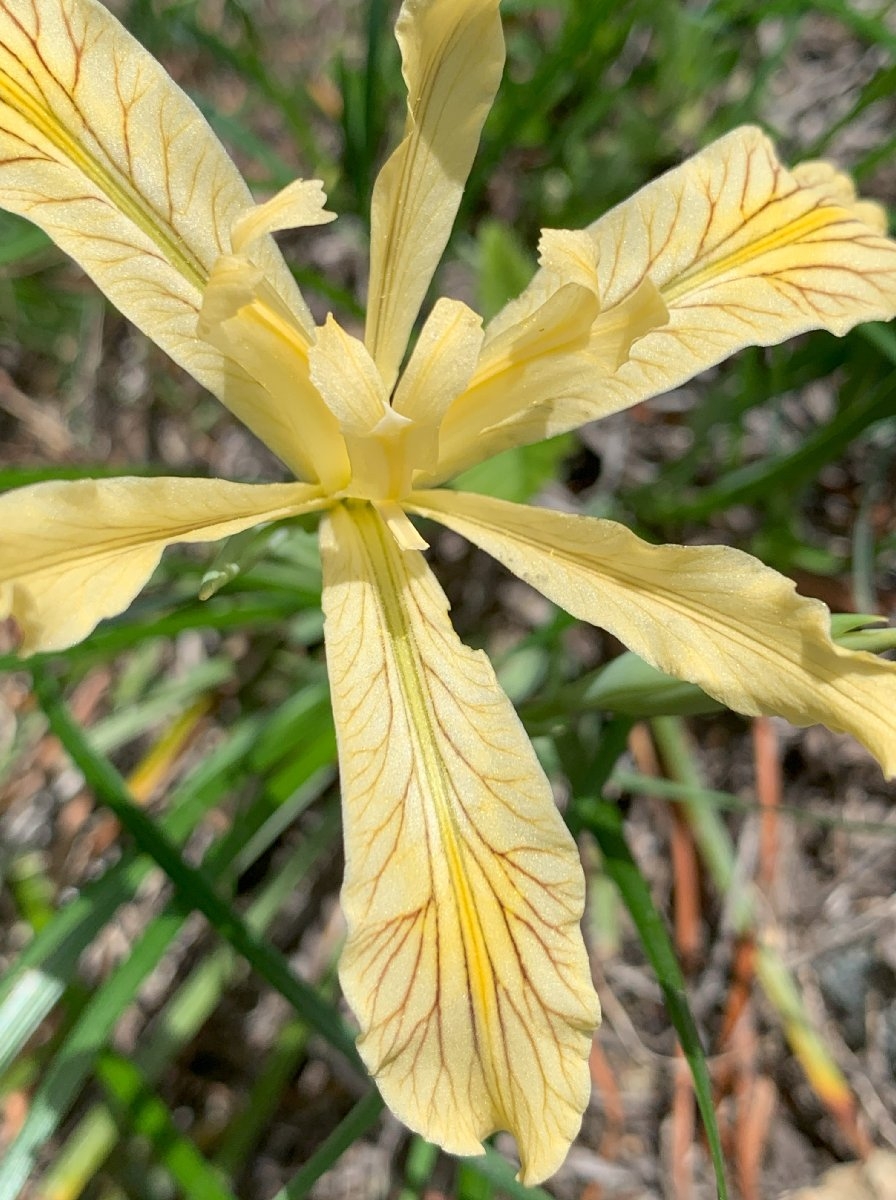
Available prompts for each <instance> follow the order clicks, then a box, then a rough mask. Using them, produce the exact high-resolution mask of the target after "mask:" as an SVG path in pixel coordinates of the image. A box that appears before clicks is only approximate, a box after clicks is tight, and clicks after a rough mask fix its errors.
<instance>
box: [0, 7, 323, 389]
mask: <svg viewBox="0 0 896 1200" xmlns="http://www.w3.org/2000/svg"><path fill="white" fill-rule="evenodd" d="M0 206H2V207H4V208H7V209H9V210H10V211H12V212H16V213H19V214H21V215H22V216H25V217H28V218H29V220H31V221H34V222H35V224H37V225H39V226H40V227H41V228H42V229H44V230H45V231H46V232H47V233H48V234H49V236H50V237H51V238H53V240H54V241H55V242H56V243H57V244H58V245H59V246H60V247H61V248H62V249H63V250H65V251H66V253H68V254H70V255H71V256H72V258H74V259H75V260H76V261H77V262H78V263H80V265H81V266H82V267H83V268H84V270H85V271H87V273H88V274H89V275H90V276H91V277H92V278H93V279H94V280H95V281H96V283H97V284H98V285H99V286H100V287H101V288H102V289H103V291H104V292H105V293H106V295H107V296H108V297H109V298H110V300H112V301H113V303H114V304H116V305H117V307H118V308H119V309H121V311H122V312H123V313H124V314H125V315H126V316H127V317H128V318H130V320H132V321H133V322H134V323H135V324H136V325H138V326H139V327H140V328H141V329H142V330H143V331H144V332H145V333H147V334H148V335H149V336H150V337H152V338H153V339H154V340H155V341H156V342H157V343H158V344H159V345H160V346H161V347H162V348H163V349H164V350H165V351H166V352H167V353H168V354H170V355H171V357H172V358H173V359H175V361H176V362H178V363H180V365H181V366H183V367H185V368H186V369H187V370H188V371H190V372H191V374H192V375H194V376H195V377H196V379H198V380H199V381H200V382H201V383H202V384H203V385H204V386H206V387H207V388H209V390H210V391H212V392H214V393H215V394H216V395H218V396H222V397H223V395H224V393H225V392H227V391H228V390H230V389H232V387H233V381H234V378H235V377H236V378H239V376H240V372H239V370H238V368H237V367H235V366H234V365H233V364H231V363H229V362H228V361H226V360H225V359H224V358H222V356H221V355H220V354H219V353H218V352H217V351H216V350H214V349H213V348H212V347H211V346H209V345H208V344H207V343H204V342H202V341H200V340H199V339H198V338H197V337H196V318H197V315H198V312H199V305H200V301H201V294H202V289H203V287H204V286H205V283H206V280H207V278H208V275H209V272H210V271H211V269H212V266H213V265H214V263H215V261H216V259H217V258H218V256H219V255H220V254H222V253H227V252H228V251H229V250H230V231H231V227H232V225H233V223H234V221H235V220H236V219H237V218H238V217H239V216H240V215H241V214H242V213H245V212H246V211H247V210H249V209H251V208H252V197H251V195H250V194H249V191H248V189H247V187H246V185H245V183H244V182H243V181H242V179H241V178H240V175H239V173H238V172H237V170H236V168H235V167H234V166H233V164H232V163H231V161H230V159H229V158H228V157H227V154H226V153H225V151H224V149H223V147H222V146H221V145H220V143H219V142H218V140H217V138H216V137H215V136H214V134H213V133H212V131H211V129H210V128H209V126H208V123H207V122H206V121H205V119H204V117H203V116H202V114H201V113H200V112H199V110H198V109H197V108H196V106H195V105H194V104H193V102H192V101H191V100H189V99H188V97H187V96H185V95H184V93H183V92H182V91H181V90H180V89H179V88H178V87H177V86H176V85H175V84H174V83H173V81H172V80H171V79H170V78H169V76H168V75H167V74H166V73H165V71H164V70H163V69H162V67H161V66H160V65H159V64H158V63H157V62H156V61H155V59H154V58H153V57H152V55H150V54H148V53H147V52H146V51H145V50H144V49H143V48H142V47H141V46H140V45H139V44H138V43H137V42H136V41H135V40H134V39H133V38H132V37H131V36H130V34H128V33H127V32H126V31H125V30H124V29H123V28H122V27H121V25H120V24H119V23H118V21H116V20H115V18H114V17H113V16H112V15H111V14H110V13H109V12H108V11H107V9H106V8H105V7H104V6H103V5H101V4H99V3H96V2H95V0H0ZM252 258H253V261H255V262H256V263H257V265H258V266H260V267H261V268H262V269H263V270H264V273H265V275H266V277H267V279H268V281H269V284H270V286H271V287H273V288H275V289H276V291H277V292H278V293H279V295H280V296H281V297H283V299H284V301H285V302H286V303H287V304H289V305H291V306H294V307H295V308H296V309H297V310H300V309H303V304H302V301H301V298H300V296H299V292H298V289H297V287H296V285H295V282H294V281H293V278H292V276H291V274H290V272H289V270H288V269H287V267H286V265H285V263H284V262H283V259H282V257H281V256H280V253H279V251H278V250H277V248H276V246H275V245H274V243H273V242H272V241H271V240H270V239H269V238H266V239H263V240H262V241H260V242H258V243H257V244H256V245H255V246H254V247H253V250H252ZM244 382H245V381H244ZM254 402H255V403H257V404H264V403H270V401H269V400H266V398H265V396H264V394H263V393H261V392H258V390H257V389H256V394H255V396H254Z"/></svg>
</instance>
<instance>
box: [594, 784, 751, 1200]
mask: <svg viewBox="0 0 896 1200" xmlns="http://www.w3.org/2000/svg"><path fill="white" fill-rule="evenodd" d="M574 806H575V812H576V815H577V817H578V818H579V820H580V821H581V823H582V825H583V827H584V828H585V829H587V830H589V832H590V833H592V834H593V836H594V838H595V839H596V841H597V844H598V845H599V846H600V849H601V853H602V854H603V856H604V867H605V869H606V871H607V874H608V875H609V876H610V877H611V878H612V879H613V881H614V883H615V884H616V886H617V887H618V888H619V891H620V894H621V895H622V898H623V900H624V901H625V904H626V907H627V908H628V910H629V912H630V913H631V916H632V920H633V921H634V922H635V927H636V928H637V930H638V935H639V937H640V939H641V943H642V945H643V946H644V951H645V953H646V954H647V957H648V958H649V960H650V963H651V966H652V967H653V969H654V971H655V972H656V977H657V980H658V981H659V985H660V988H661V989H662V992H663V998H664V1000H665V1002H666V1009H667V1011H668V1013H669V1018H670V1020H671V1021H672V1024H673V1025H674V1027H675V1032H676V1033H677V1034H678V1040H679V1041H680V1043H681V1048H682V1050H683V1051H684V1055H685V1058H686V1059H687V1061H688V1064H689V1065H690V1068H691V1074H692V1075H693V1079H694V1093H695V1095H696V1098H697V1106H698V1107H699V1109H700V1115H701V1116H702V1118H703V1126H704V1128H705V1130H706V1137H707V1141H708V1142H709V1150H710V1154H711V1156H712V1162H713V1167H714V1169H715V1175H716V1186H717V1188H718V1194H719V1200H726V1198H727V1195H728V1191H727V1186H726V1183H725V1165H724V1159H723V1156H722V1144H721V1141H720V1138H719V1129H718V1125H717V1123H716V1114H715V1110H714V1108H713V1103H712V1085H711V1083H710V1078H709V1070H708V1068H707V1065H706V1055H705V1053H704V1050H703V1047H702V1045H701V1044H700V1035H699V1033H698V1032H697V1026H696V1024H695V1022H694V1018H693V1015H692V1013H691V1008H690V1005H689V1004H688V999H687V994H686V991H685V982H684V977H683V976H682V973H681V968H680V967H679V965H678V960H677V959H676V957H675V950H674V947H673V945H672V941H671V939H670V937H669V933H668V930H667V929H666V926H665V923H664V921H663V919H662V917H661V916H660V914H659V912H658V911H657V909H656V906H655V905H654V903H653V899H652V897H651V895H650V889H649V888H648V886H647V881H646V880H645V878H644V876H643V874H642V873H641V870H640V868H639V867H638V864H637V863H636V862H635V860H634V857H633V856H632V853H631V850H630V849H629V846H628V842H627V841H626V837H625V831H624V828H623V823H622V816H621V814H620V812H619V809H618V808H617V807H616V806H615V805H614V804H608V803H607V802H606V801H605V800H598V799H595V798H594V797H582V798H577V799H576V800H575V801H574Z"/></svg>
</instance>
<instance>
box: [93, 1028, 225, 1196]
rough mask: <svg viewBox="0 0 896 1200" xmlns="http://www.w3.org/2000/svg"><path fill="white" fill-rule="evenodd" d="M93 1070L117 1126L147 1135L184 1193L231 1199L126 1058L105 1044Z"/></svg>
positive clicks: (144, 1136) (146, 1137)
mask: <svg viewBox="0 0 896 1200" xmlns="http://www.w3.org/2000/svg"><path fill="white" fill-rule="evenodd" d="M96 1074H97V1078H98V1079H99V1081H100V1083H101V1084H102V1085H103V1087H104V1088H105V1090H106V1095H107V1096H108V1098H109V1100H110V1102H111V1107H112V1110H113V1112H114V1113H115V1114H116V1117H117V1118H118V1121H119V1124H120V1126H121V1128H122V1129H123V1130H126V1131H130V1130H133V1132H134V1133H136V1134H138V1135H139V1136H141V1137H143V1138H145V1139H146V1141H147V1142H148V1143H149V1145H150V1147H151V1150H152V1152H153V1157H154V1158H155V1160H156V1161H157V1162H158V1163H160V1164H161V1165H162V1166H163V1167H165V1169H166V1170H167V1171H168V1173H169V1175H170V1176H171V1179H172V1180H173V1181H174V1182H175V1183H176V1184H178V1185H179V1186H180V1188H181V1190H182V1191H183V1194H184V1195H185V1196H195V1197H202V1200H236V1198H235V1196H234V1193H233V1192H232V1191H231V1190H230V1188H229V1187H227V1185H226V1183H225V1182H224V1179H223V1178H222V1176H221V1175H220V1174H219V1172H218V1171H216V1170H215V1168H214V1167H213V1166H211V1164H210V1163H209V1162H208V1161H207V1160H206V1159H205V1158H203V1156H202V1155H201V1154H200V1153H199V1151H198V1150H197V1149H196V1147H195V1145H194V1144H193V1143H192V1142H191V1141H190V1140H189V1138H186V1137H184V1135H183V1134H182V1133H181V1132H180V1130H179V1129H178V1128H177V1125H176V1124H175V1123H174V1120H173V1119H172V1116H171V1112H170V1110H169V1109H168V1106H167V1105H166V1104H164V1103H163V1101H162V1100H160V1099H159V1097H158V1096H156V1095H155V1094H154V1093H153V1091H152V1089H151V1088H150V1087H149V1084H148V1083H147V1081H146V1079H145V1078H144V1076H143V1074H142V1073H141V1071H140V1069H139V1068H138V1067H136V1066H135V1065H134V1063H133V1062H132V1061H131V1060H130V1059H126V1058H122V1056H121V1055H120V1054H115V1053H113V1052H112V1051H110V1050H106V1051H104V1052H103V1053H102V1054H101V1055H100V1056H99V1059H98V1060H97V1063H96Z"/></svg>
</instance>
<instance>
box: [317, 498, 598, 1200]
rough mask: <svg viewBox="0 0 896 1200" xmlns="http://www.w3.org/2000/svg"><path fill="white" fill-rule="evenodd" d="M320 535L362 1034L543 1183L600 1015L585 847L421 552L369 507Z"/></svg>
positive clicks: (399, 1107) (441, 1116) (467, 1145)
mask: <svg viewBox="0 0 896 1200" xmlns="http://www.w3.org/2000/svg"><path fill="white" fill-rule="evenodd" d="M321 547H322V553H323V563H324V611H325V614H326V626H325V636H326V646H327V664H328V670H329V674H330V683H331V689H332V697H333V711H334V715H335V720H336V731H337V738H338V743H339V762H340V771H341V784H342V803H343V814H344V827H345V845H346V874H345V882H344V885H343V891H342V903H343V909H344V911H345V915H346V920H347V922H348V941H347V944H346V947H345V950H344V952H343V957H342V962H341V966H340V977H341V980H342V984H343V988H344V991H345V995H346V998H347V1000H348V1002H349V1004H350V1005H351V1007H352V1009H353V1011H354V1012H355V1015H356V1016H357V1018H358V1021H359V1023H360V1026H361V1038H360V1041H359V1043H358V1046H359V1050H360V1051H361V1054H362V1057H363V1058H364V1061H365V1062H366V1063H367V1065H368V1067H369V1068H370V1070H371V1072H372V1074H373V1075H374V1077H375V1078H376V1081H377V1083H378V1085H379V1087H380V1090H381V1091H382V1094H383V1096H384V1098H385V1100H386V1102H387V1104H388V1105H389V1107H390V1108H391V1109H392V1110H393V1111H394V1112H395V1113H396V1114H397V1116H398V1117H399V1118H400V1119H401V1120H402V1121H404V1122H405V1124H407V1125H409V1126H410V1127H411V1128H412V1129H415V1130H417V1131H418V1132H420V1133H421V1134H422V1135H423V1136H424V1137H426V1138H428V1139H429V1140H430V1141H435V1142H437V1143H439V1144H440V1145H442V1146H444V1147H445V1148H446V1149H448V1150H450V1151H452V1152H454V1153H457V1154H479V1153H482V1144H481V1143H482V1139H483V1138H484V1137H485V1136H487V1135H488V1134H489V1133H491V1132H492V1131H493V1130H495V1129H509V1130H511V1131H512V1132H513V1133H514V1135H515V1136H516V1139H517V1142H518V1145H519V1149H520V1156H521V1159H522V1163H523V1165H522V1172H521V1176H522V1178H523V1180H524V1181H525V1182H526V1183H533V1182H536V1181H537V1180H539V1179H543V1178H544V1177H546V1176H547V1175H549V1174H551V1172H553V1171H554V1170H556V1168H557V1167H558V1166H559V1164H560V1162H561V1161H562V1159H563V1157H564V1155H565V1153H566V1151H567V1148H568V1146H569V1143H570V1141H571V1140H572V1138H573V1137H575V1135H576V1133H577V1131H578V1128H579V1124H580V1121H581V1114H582V1110H583V1109H584V1106H585V1104H586V1103H587V1100H588V1095H589V1090H590V1089H589V1079H588V1067H587V1058H588V1052H589V1048H590V1044H591V1033H592V1030H593V1028H594V1026H595V1024H596V1022H597V1019H598V1013H599V1010H598V1005H597V998H596V996H595V994H594V990H593V987H592V985H591V978H590V972H589V967H588V960H587V956H586V954H585V949H584V946H583V943H582V937H581V932H580V930H579V920H580V918H581V915H582V906H583V902H584V880H583V877H582V869H581V866H580V864H579V859H578V854H577V852H576V847H575V844H574V842H573V840H572V838H571V837H570V835H569V833H568V831H567V829H566V827H565V825H564V824H563V821H562V819H561V817H560V815H559V813H558V811H557V809H556V807H555V805H554V800H553V796H552V794H551V789H550V786H549V784H548V781H547V779H546V778H545V776H544V773H543V771H542V769H541V767H540V766H539V763H538V760H537V759H536V757H535V755H534V752H533V750H532V747H531V745H530V743H529V741H528V739H527V737H526V735H525V732H524V731H523V728H522V726H521V725H520V722H519V719H518V718H517V716H516V713H515V712H514V710H513V708H512V706H511V704H510V702H509V701H508V700H507V698H506V697H505V696H504V694H503V693H502V692H501V690H500V688H499V686H498V684H497V681H496V679H495V676H494V672H493V671H492V668H491V666H490V664H489V662H488V660H487V659H486V657H485V655H484V654H482V652H474V651H472V650H469V649H468V648H467V647H466V646H464V645H463V644H462V643H461V642H460V640H459V639H458V638H457V635H456V634H455V632H454V630H453V628H452V626H451V623H450V621H449V619H448V615H447V609H448V602H447V600H446V599H445V596H444V594H443V593H442V592H441V590H440V588H439V586H438V584H437V583H436V581H435V578H434V577H433V575H432V574H431V572H430V570H429V568H428V566H427V565H426V562H425V560H424V559H423V557H422V555H420V554H419V553H418V552H416V551H413V550H411V551H402V550H400V549H399V548H398V546H397V545H396V543H395V541H394V540H393V538H392V535H391V534H390V533H389V532H388V531H387V529H386V527H385V526H384V524H383V522H382V521H381V519H380V517H379V516H378V515H377V514H376V512H375V511H374V509H373V508H371V507H370V506H367V505H360V504H353V505H351V506H337V507H336V508H335V509H333V510H332V511H331V512H330V513H328V514H327V516H326V517H325V518H324V522H323V524H322V527H321Z"/></svg>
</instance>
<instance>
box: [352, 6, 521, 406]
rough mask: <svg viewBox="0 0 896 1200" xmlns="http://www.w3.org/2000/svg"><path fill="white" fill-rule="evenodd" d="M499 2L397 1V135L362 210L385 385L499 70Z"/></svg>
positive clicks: (369, 339) (371, 343)
mask: <svg viewBox="0 0 896 1200" xmlns="http://www.w3.org/2000/svg"><path fill="white" fill-rule="evenodd" d="M498 7H499V4H498V0H404V3H403V4H402V7H401V12H400V14H399V17H398V24H397V26H396V35H397V37H398V42H399V45H400V46H401V55H402V65H403V71H404V78H405V83H406V84H407V89H408V111H407V124H406V127H405V135H404V138H403V139H402V141H401V142H400V143H399V145H398V147H397V149H396V150H395V151H394V152H393V154H392V155H391V156H390V158H389V159H388V161H387V162H386V164H385V166H384V167H383V169H382V171H380V174H379V177H378V178H377V181H376V185H375V187H374V190H373V201H372V208H371V244H370V289H369V294H368V299H367V328H366V331H365V341H366V343H367V347H368V349H369V350H370V352H371V354H372V355H373V357H374V360H375V361H376V364H377V366H378V367H379V369H380V373H381V374H382V376H383V380H384V382H385V384H386V388H387V389H388V390H389V391H391V390H392V386H393V384H394V383H395V380H396V378H397V376H398V370H399V368H400V366H401V362H402V359H403V358H404V354H405V350H406V349H407V344H408V338H409V336H410V333H411V328H412V326H413V324H414V321H415V319H416V317H417V313H418V312H419V311H420V305H421V304H422V302H423V297H424V296H425V295H426V289H427V288H428V287H429V284H430V281H431V280H432V276H433V272H434V271H435V269H436V267H437V266H438V263H439V259H440V258H441V257H442V252H443V250H444V249H445V246H446V244H447V242H448V238H449V236H450V233H451V227H452V225H453V224H454V218H455V216H456V215H457V208H458V205H459V204H460V199H461V195H462V194H463V189H464V184H465V183H466V180H467V175H468V174H469V172H470V167H471V165H472V163H473V157H474V155H475V154H476V148H477V146H478V145H479V135H480V133H481V132H482V126H483V123H484V121H485V118H486V114H487V113H488V110H489V109H490V108H491V105H492V101H493V100H494V98H495V93H496V92H497V90H498V84H499V82H500V79H501V72H502V70H503V68H504V36H503V33H502V31H501V18H500V14H499V12H498Z"/></svg>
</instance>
